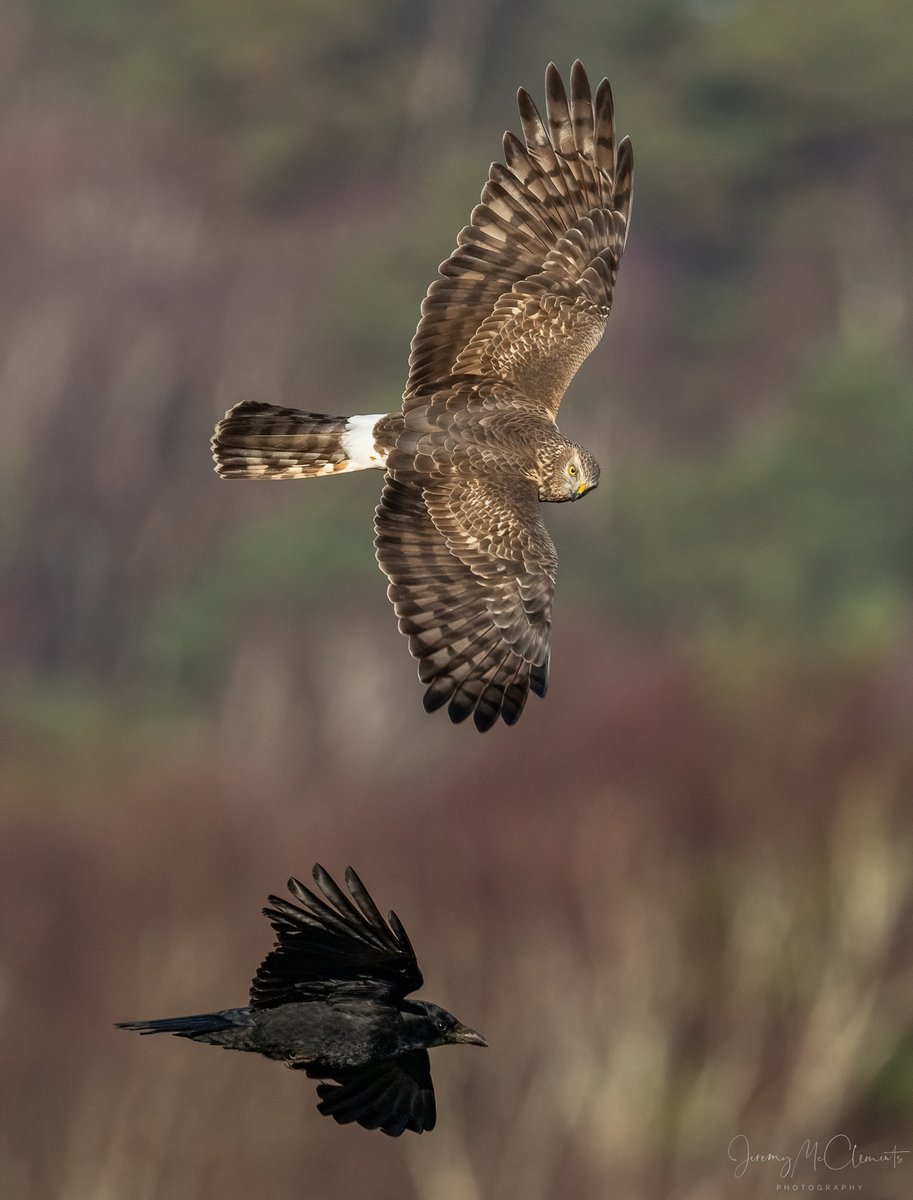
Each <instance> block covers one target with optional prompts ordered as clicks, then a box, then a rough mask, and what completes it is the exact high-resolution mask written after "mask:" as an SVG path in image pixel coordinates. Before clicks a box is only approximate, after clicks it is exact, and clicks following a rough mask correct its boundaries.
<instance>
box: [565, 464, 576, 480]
mask: <svg viewBox="0 0 913 1200" xmlns="http://www.w3.org/2000/svg"><path fill="white" fill-rule="evenodd" d="M567 473H568V475H570V477H571V478H572V479H576V478H577V467H576V466H575V465H574V463H571V465H570V466H569V467H568V469H567Z"/></svg>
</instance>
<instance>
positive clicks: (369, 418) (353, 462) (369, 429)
mask: <svg viewBox="0 0 913 1200" xmlns="http://www.w3.org/2000/svg"><path fill="white" fill-rule="evenodd" d="M384 415H385V414H384V413H373V414H370V415H366V416H362V417H349V419H348V421H346V427H345V429H344V430H343V434H342V437H341V438H340V439H339V442H340V445H341V446H342V449H343V451H344V452H345V456H346V458H347V459H348V460H349V466H348V467H346V470H347V471H361V470H363V469H364V468H365V467H379V468H383V467H384V466H386V462H387V456H386V454H385V453H384V452H383V451H382V450H378V448H377V447H376V446H375V445H374V426H375V425H376V424H377V422H378V421H379V420H380V419H381V417H382V416H384Z"/></svg>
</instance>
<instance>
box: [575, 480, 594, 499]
mask: <svg viewBox="0 0 913 1200" xmlns="http://www.w3.org/2000/svg"><path fill="white" fill-rule="evenodd" d="M594 487H596V484H595V483H581V484H580V486H579V487H578V488H577V491H576V493H575V494H574V496H572V497H571V499H573V500H579V499H580V497H581V496H585V495H586V494H587V492H591V491H592V490H593V488H594Z"/></svg>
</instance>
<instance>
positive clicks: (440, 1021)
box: [434, 1017, 447, 1033]
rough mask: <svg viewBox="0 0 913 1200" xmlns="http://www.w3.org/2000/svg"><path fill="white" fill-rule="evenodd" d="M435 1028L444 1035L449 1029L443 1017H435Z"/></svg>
mask: <svg viewBox="0 0 913 1200" xmlns="http://www.w3.org/2000/svg"><path fill="white" fill-rule="evenodd" d="M434 1028H435V1029H436V1030H437V1031H438V1033H443V1032H444V1030H445V1029H446V1028H447V1022H446V1021H445V1020H444V1018H443V1017H435V1020H434Z"/></svg>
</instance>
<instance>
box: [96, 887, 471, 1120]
mask: <svg viewBox="0 0 913 1200" xmlns="http://www.w3.org/2000/svg"><path fill="white" fill-rule="evenodd" d="M314 879H315V880H316V883H317V886H318V888H319V889H320V891H321V892H322V893H323V896H322V897H321V896H318V895H317V894H316V893H315V892H312V891H311V889H310V888H306V887H305V886H304V884H303V883H299V882H298V880H297V879H290V880H289V882H288V886H289V891H290V892H291V893H292V895H293V896H294V897H295V898H296V900H298V901H299V904H292V903H291V902H290V901H288V900H282V899H280V897H278V896H270V898H269V904H270V906H269V908H264V910H263V912H264V914H265V915H266V916H267V917H268V918H269V921H270V924H271V925H272V927H273V929H275V931H276V945H275V948H274V949H273V950H271V951H270V953H269V954H268V955H267V956H266V958H265V959H264V960H263V962H262V963H261V964H260V968H259V970H258V971H257V974H256V975H255V976H254V981H253V983H252V984H251V989H250V1006H249V1007H248V1008H228V1009H224V1010H223V1011H222V1012H214V1013H202V1014H200V1015H199V1016H194V1017H166V1018H165V1019H164V1020H160V1021H125V1022H123V1023H122V1024H120V1025H119V1026H118V1028H119V1029H132V1030H135V1031H136V1032H137V1033H173V1034H175V1036H176V1037H184V1038H190V1039H191V1041H194V1042H208V1043H209V1044H210V1045H213V1046H223V1047H224V1048H225V1049H226V1050H247V1051H250V1052H251V1053H253V1054H262V1055H264V1056H265V1057H266V1058H276V1059H279V1060H281V1061H282V1062H284V1063H285V1065H286V1066H287V1067H292V1068H293V1069H295V1070H301V1071H304V1072H305V1073H306V1074H307V1075H309V1076H310V1077H311V1078H312V1079H323V1080H327V1079H331V1080H335V1081H336V1082H335V1083H321V1084H318V1086H317V1095H318V1096H319V1097H320V1103H319V1104H318V1105H317V1108H318V1110H319V1111H320V1112H322V1113H324V1114H325V1115H326V1116H330V1117H333V1119H334V1120H336V1121H339V1122H340V1124H346V1123H348V1122H350V1121H357V1122H358V1124H359V1125H364V1127H365V1128H366V1129H380V1130H382V1131H383V1132H384V1133H388V1134H390V1136H391V1137H399V1135H400V1134H401V1133H403V1132H404V1131H405V1130H407V1129H411V1130H412V1131H413V1132H414V1133H422V1132H423V1131H424V1130H426V1129H433V1128H434V1121H435V1106H434V1087H433V1085H432V1083H431V1064H430V1062H429V1059H428V1050H429V1048H431V1047H433V1046H446V1045H450V1044H453V1045H459V1044H462V1045H469V1046H487V1045H488V1043H487V1042H486V1041H485V1039H484V1038H483V1037H482V1035H481V1034H480V1033H476V1031H475V1030H474V1029H469V1028H468V1027H467V1026H465V1025H463V1024H461V1022H460V1021H458V1020H457V1019H456V1017H455V1016H453V1014H452V1013H449V1012H447V1011H446V1009H443V1008H438V1006H437V1005H436V1004H431V1003H430V1002H429V1001H427V1000H406V999H405V997H406V996H407V995H408V994H409V993H410V992H414V991H417V990H418V988H420V987H421V986H422V972H421V970H420V969H419V965H418V963H417V962H416V960H415V951H414V950H413V949H412V943H411V942H410V941H409V936H408V934H407V933H406V931H405V929H403V927H402V924H401V923H400V921H399V919H398V918H397V916H396V913H390V917H389V920H388V921H385V920H384V918H383V917H382V916H381V914H380V912H379V910H378V908H377V905H376V904H375V903H374V901H373V900H372V899H371V896H370V895H369V893H368V891H367V889H366V888H365V885H364V884H363V883H362V882H361V880H360V879H359V878H358V876H357V875H356V874H355V872H354V871H353V870H352V868H351V867H348V868H347V869H346V885H347V886H348V889H349V895H348V896H347V895H346V894H345V892H344V891H343V890H342V888H340V887H339V886H338V885H337V884H336V883H335V881H334V880H333V878H332V877H331V876H330V875H329V874H328V873H327V872H326V871H325V870H324V869H323V867H321V866H320V864H319V863H318V864H317V866H315V867H314ZM350 897H351V899H350Z"/></svg>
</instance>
